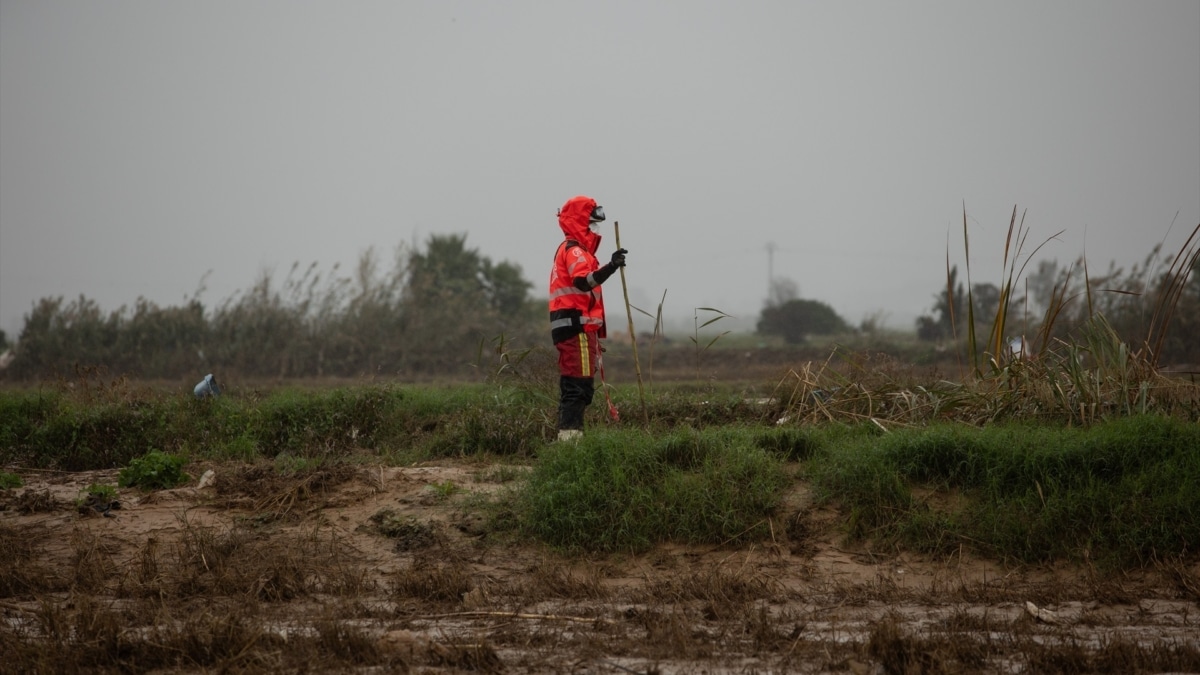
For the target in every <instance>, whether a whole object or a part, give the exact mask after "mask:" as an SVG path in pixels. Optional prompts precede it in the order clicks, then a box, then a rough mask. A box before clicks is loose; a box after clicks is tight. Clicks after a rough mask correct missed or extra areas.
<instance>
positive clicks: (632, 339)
mask: <svg viewBox="0 0 1200 675" xmlns="http://www.w3.org/2000/svg"><path fill="white" fill-rule="evenodd" d="M613 235H614V236H615V237H616V239H617V248H621V224H620V223H619V222H617V221H615V220H614V221H613ZM619 269H620V270H621V292H622V293H623V294H624V295H625V316H627V317H629V344H630V345H632V346H633V369H634V371H636V372H637V383H638V400H639V401H641V404H642V420H643V421H644V422H645V424H646V426H650V413H649V412H648V411H647V410H646V392H645V391H644V390H643V389H642V366H641V363H639V362H638V353H637V334H636V333H634V332H633V310H632V309H631V308H630V306H629V288H628V287H627V286H626V285H625V267H624V266H622V267H620V268H619Z"/></svg>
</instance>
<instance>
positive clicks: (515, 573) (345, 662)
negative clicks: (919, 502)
mask: <svg viewBox="0 0 1200 675" xmlns="http://www.w3.org/2000/svg"><path fill="white" fill-rule="evenodd" d="M206 469H212V470H213V472H214V474H213V481H212V483H211V484H210V485H208V486H206V487H203V488H199V487H197V484H198V481H197V480H193V481H192V484H191V485H189V486H188V487H183V488H179V489H174V490H166V491H158V492H152V493H143V492H139V491H137V490H130V489H122V490H120V491H119V494H118V495H117V502H118V503H116V504H113V503H110V502H105V501H103V500H93V501H92V503H90V504H84V505H82V506H80V505H79V497H80V495H81V493H82V492H83V491H84V490H85V489H86V488H87V487H88V486H89V485H92V484H107V485H114V486H115V485H116V482H117V477H116V473H115V472H87V473H54V472H31V471H18V473H19V474H20V475H21V476H22V478H23V479H24V481H25V485H24V486H23V487H20V488H16V489H11V490H6V491H3V492H0V506H2V510H0V538H2V539H3V541H0V546H2V547H3V548H4V549H5V556H4V560H3V562H0V617H2V618H3V624H2V625H0V652H4V653H6V654H7V656H5V657H4V658H3V661H2V662H0V672H22V671H29V672H35V671H39V670H41V671H44V672H51V671H54V670H93V671H127V672H170V673H182V672H459V671H475V672H521V673H526V672H530V673H543V672H544V673H571V672H578V673H631V672H632V673H763V672H795V673H822V672H838V673H843V672H844V673H857V674H861V673H900V672H946V673H950V672H994V673H1009V672H1039V673H1040V672H1196V671H1200V606H1198V600H1200V569H1198V567H1197V565H1196V564H1194V563H1184V562H1179V561H1175V562H1162V563H1159V564H1150V565H1148V566H1147V567H1146V568H1144V569H1138V570H1136V571H1123V572H1115V571H1107V572H1105V571H1101V570H1099V569H1097V568H1096V567H1095V566H1091V565H1086V564H1083V565H1063V566H1059V567H1054V568H1045V567H1037V568H1030V567H1022V566H1017V565H1015V564H1004V563H1002V562H998V561H995V560H985V559H980V558H977V557H975V556H973V555H972V553H971V551H970V549H969V547H967V546H963V547H962V549H961V550H960V551H959V552H958V553H957V554H955V555H952V556H950V557H949V558H947V559H941V560H931V559H929V558H927V557H922V556H920V555H914V554H912V553H907V552H903V551H897V550H895V549H892V548H888V547H885V546H881V545H878V544H876V545H874V547H873V546H872V545H871V544H864V543H849V542H846V541H845V540H844V537H843V535H842V529H841V525H842V522H843V518H844V516H843V515H841V514H839V513H838V512H836V511H835V510H832V509H826V508H817V507H814V506H813V504H812V503H811V498H810V495H809V494H808V493H807V491H806V488H805V487H804V485H803V484H797V486H796V487H795V489H794V490H793V491H792V492H791V493H790V494H788V496H787V498H786V500H785V505H784V507H783V508H782V509H780V511H779V514H778V515H777V516H776V518H775V519H773V520H772V521H771V523H770V525H771V531H772V532H773V536H772V537H771V538H770V539H769V540H767V541H763V542H760V543H757V544H754V545H746V546H738V547H731V546H679V545H666V546H660V547H658V548H656V549H655V550H652V551H649V552H646V553H639V554H614V555H573V556H572V555H564V554H560V553H556V552H554V551H551V550H548V549H546V548H544V547H540V546H537V545H533V544H530V543H528V542H524V543H519V542H516V541H515V538H514V537H513V536H512V535H511V534H506V533H504V532H503V531H501V532H497V531H494V530H493V529H491V528H490V526H489V522H490V521H489V520H488V517H487V514H488V511H487V507H486V505H485V502H486V501H488V500H489V499H490V497H491V496H493V495H494V494H495V493H496V492H497V491H500V490H506V489H510V488H511V487H512V486H513V485H515V483H516V481H515V478H516V477H517V476H519V474H520V472H521V471H523V470H524V468H523V467H522V466H520V465H519V464H503V465H492V466H489V465H484V464H479V463H476V462H472V461H465V460H446V461H441V462H435V463H430V464H428V465H424V466H416V467H404V468H398V467H388V466H378V465H373V464H370V463H368V462H364V463H362V464H358V465H353V466H347V465H337V466H336V467H333V468H328V467H327V468H324V469H318V470H307V471H300V472H296V473H293V474H290V475H288V474H281V473H280V472H279V471H278V470H277V468H276V467H274V466H272V465H270V464H264V465H246V464H233V463H228V464H204V465H193V466H190V467H189V471H191V472H192V473H193V475H194V477H195V478H199V476H200V475H201V474H202V473H203V472H204V471H205V470H206ZM9 470H12V469H11V468H10V469H9ZM501 515H502V514H501Z"/></svg>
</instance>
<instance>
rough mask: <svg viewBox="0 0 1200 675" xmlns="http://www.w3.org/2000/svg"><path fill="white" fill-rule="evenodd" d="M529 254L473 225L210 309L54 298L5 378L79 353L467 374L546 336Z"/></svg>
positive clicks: (247, 366)
mask: <svg viewBox="0 0 1200 675" xmlns="http://www.w3.org/2000/svg"><path fill="white" fill-rule="evenodd" d="M531 288H532V284H531V283H530V282H528V281H526V280H525V279H524V277H523V276H522V274H521V269H520V267H518V266H516V265H514V264H512V263H508V262H500V263H493V262H492V261H491V259H489V258H488V257H487V256H484V255H482V254H480V252H479V251H478V250H476V249H472V248H468V247H467V245H466V236H465V235H446V236H439V235H434V236H431V237H430V238H429V240H428V241H427V243H426V246H425V249H424V250H412V249H411V248H405V247H401V248H399V249H397V251H396V254H395V257H394V259H393V261H392V265H391V267H390V268H388V269H384V266H383V265H382V264H381V261H380V260H379V257H378V256H377V255H376V253H375V252H374V251H373V250H368V251H366V252H365V253H364V254H363V255H362V256H361V257H360V259H359V260H358V264H357V266H356V268H355V269H354V270H353V271H352V273H351V274H350V275H339V274H338V267H337V266H335V267H334V268H333V270H332V271H331V272H330V274H329V275H328V276H323V275H322V274H321V273H320V272H319V271H318V270H317V267H316V265H315V263H314V264H313V265H310V266H309V267H307V268H303V269H302V268H301V267H300V265H299V264H295V265H293V266H292V268H291V270H290V271H289V272H288V274H287V276H286V278H285V279H284V280H283V282H282V283H281V284H277V283H276V281H275V279H273V278H272V275H270V274H269V273H265V272H264V273H263V274H262V276H261V277H260V278H259V279H258V281H257V282H256V283H255V284H254V285H253V287H252V288H250V290H248V291H246V292H241V293H238V294H235V295H234V296H233V297H231V298H229V299H227V300H225V301H224V302H222V303H221V304H220V305H218V306H216V307H214V308H212V309H211V310H210V309H208V308H206V307H205V306H204V305H203V304H202V303H201V302H200V300H199V299H191V300H190V301H188V302H186V304H184V305H183V306H178V307H160V306H158V305H156V304H154V303H152V302H150V301H148V300H145V299H139V300H138V301H137V302H136V303H135V304H134V305H133V307H132V308H129V307H122V308H120V309H118V310H116V311H112V312H107V313H106V312H103V311H101V309H100V307H99V306H98V305H97V304H96V303H95V301H93V300H90V299H88V298H86V297H84V296H80V297H79V298H78V299H76V300H72V301H69V302H68V301H65V300H64V299H63V298H62V297H56V298H43V299H42V300H40V301H39V302H38V303H36V305H35V306H34V307H33V309H32V311H31V312H30V314H28V315H27V316H26V318H25V324H24V327H23V329H22V330H21V333H20V335H19V336H18V339H17V343H16V350H15V352H16V353H15V358H14V359H13V361H12V363H11V364H10V365H9V367H8V368H7V370H6V371H5V373H4V374H5V376H6V377H12V378H15V379H30V378H36V377H47V376H53V375H56V374H59V375H70V374H71V373H72V372H73V370H74V369H75V368H76V367H77V366H80V365H82V366H87V367H101V368H105V369H106V370H107V371H108V372H110V373H111V374H114V375H115V374H120V375H127V376H131V377H140V378H150V379H154V378H162V379H175V378H179V377H189V376H194V375H203V374H205V373H207V372H218V373H219V372H236V373H238V374H239V375H242V376H259V377H306V376H358V375H363V374H387V375H409V376H438V375H440V374H447V375H456V374H462V373H464V372H465V371H467V370H469V369H471V368H473V367H474V364H475V363H476V361H477V359H478V355H479V353H480V348H481V347H489V345H490V343H491V342H492V341H493V340H496V339H497V338H498V337H499V336H504V337H505V338H506V339H507V340H508V341H510V342H511V344H534V341H535V340H538V339H545V331H544V330H543V328H544V326H543V325H542V324H543V323H544V321H545V305H544V303H543V302H540V301H533V300H531V298H530V290H531Z"/></svg>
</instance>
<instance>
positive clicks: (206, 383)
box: [192, 373, 221, 398]
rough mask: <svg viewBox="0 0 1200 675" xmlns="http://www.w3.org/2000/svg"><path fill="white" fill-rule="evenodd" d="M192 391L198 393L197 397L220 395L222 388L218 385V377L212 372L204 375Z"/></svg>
mask: <svg viewBox="0 0 1200 675" xmlns="http://www.w3.org/2000/svg"><path fill="white" fill-rule="evenodd" d="M192 393H193V394H195V395H196V398H205V397H208V396H219V395H220V394H221V388H220V387H218V386H217V378H215V377H213V375H212V373H209V374H208V375H205V376H204V379H203V380H200V383H199V384H197V385H196V388H195V389H193V390H192Z"/></svg>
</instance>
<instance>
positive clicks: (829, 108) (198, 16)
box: [0, 0, 1200, 340]
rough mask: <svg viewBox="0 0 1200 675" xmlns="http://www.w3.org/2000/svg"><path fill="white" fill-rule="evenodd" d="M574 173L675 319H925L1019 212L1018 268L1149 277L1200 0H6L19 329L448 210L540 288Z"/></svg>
mask: <svg viewBox="0 0 1200 675" xmlns="http://www.w3.org/2000/svg"><path fill="white" fill-rule="evenodd" d="M577 194H586V195H589V196H591V197H593V198H595V199H596V200H597V201H598V202H599V203H600V204H602V205H603V206H604V208H605V211H606V212H607V214H608V221H609V222H608V224H606V225H605V227H604V229H603V230H602V232H603V235H604V240H603V243H602V245H601V247H600V252H599V257H600V258H601V259H606V258H607V255H608V254H609V253H610V252H611V251H612V250H613V248H614V241H613V236H612V234H613V233H612V226H611V223H612V222H613V221H617V222H620V225H621V240H622V242H621V243H622V245H623V246H624V247H625V248H626V249H628V250H629V251H630V253H629V256H628V267H627V268H626V279H627V281H628V284H629V296H630V300H631V301H632V303H633V304H634V305H636V306H638V307H640V308H642V309H644V310H646V311H649V312H651V313H653V312H654V310H655V308H656V307H657V305H658V303H659V301H660V299H661V298H662V297H663V293H664V292H665V293H666V297H665V301H664V315H665V317H666V319H667V322H668V326H669V327H674V328H676V329H680V328H682V327H684V326H690V325H691V321H692V316H693V312H694V311H695V308H698V307H713V308H716V309H719V310H721V311H724V312H726V313H728V314H731V315H734V316H736V317H737V319H736V320H730V321H727V322H723V323H722V324H720V325H719V326H716V327H719V328H721V329H722V330H728V329H731V328H734V329H736V330H739V331H740V330H752V329H753V325H754V322H755V321H756V320H757V318H758V313H759V311H760V310H761V309H762V307H763V305H764V303H765V301H766V299H767V296H768V268H770V272H771V273H772V275H773V276H774V277H775V278H776V279H778V280H786V281H789V282H792V283H794V284H795V285H796V286H797V288H798V292H799V297H802V298H805V299H812V300H818V301H820V302H823V303H826V304H828V305H830V306H831V307H832V308H833V309H834V310H835V311H837V313H838V314H840V315H841V316H842V318H844V319H845V320H846V321H847V322H848V323H849V324H850V325H852V326H857V325H858V324H859V323H860V322H861V321H863V320H864V319H866V318H868V317H879V318H882V320H883V322H884V323H885V324H886V325H888V326H889V327H892V328H897V329H901V330H908V331H911V330H913V322H914V321H915V319H916V317H917V316H919V315H922V314H928V313H930V311H931V308H932V306H933V302H934V295H935V294H936V293H937V292H938V291H939V290H940V288H941V287H942V286H944V283H945V273H946V265H947V256H948V257H949V262H950V264H951V265H957V267H958V269H959V274H960V279H964V280H965V274H966V269H965V268H966V265H967V263H968V262H969V264H970V275H971V281H972V282H973V283H993V284H997V285H999V284H1001V283H1002V281H1003V279H1002V276H1003V272H1002V270H1001V269H1000V266H1001V262H1002V259H1003V255H1004V238H1005V235H1006V233H1007V230H1008V226H1009V219H1010V216H1011V215H1012V212H1013V208H1014V206H1015V207H1016V208H1017V218H1018V221H1020V219H1021V218H1022V217H1023V218H1024V226H1025V227H1026V228H1027V229H1028V231H1029V235H1028V239H1027V243H1026V248H1025V250H1024V251H1023V254H1022V259H1024V256H1027V255H1029V254H1030V253H1032V252H1033V249H1034V248H1036V247H1037V246H1038V245H1040V244H1042V243H1043V242H1045V241H1046V240H1047V239H1049V238H1050V237H1051V236H1052V235H1054V234H1055V233H1057V232H1059V231H1060V230H1061V231H1063V234H1062V235H1061V236H1059V237H1058V238H1057V239H1055V240H1053V241H1049V242H1047V243H1046V246H1044V247H1043V248H1042V249H1041V251H1039V252H1038V255H1037V257H1036V258H1035V262H1034V263H1033V264H1031V265H1030V266H1029V268H1028V270H1029V271H1031V270H1033V269H1036V261H1037V260H1057V261H1058V262H1059V263H1060V266H1065V265H1068V264H1070V263H1072V262H1074V261H1075V260H1076V259H1078V258H1080V257H1086V259H1087V261H1088V265H1089V268H1090V270H1091V273H1092V274H1093V276H1095V275H1096V274H1099V273H1103V272H1104V271H1106V270H1107V269H1108V267H1109V265H1110V263H1115V264H1116V265H1117V266H1118V267H1122V268H1124V269H1126V270H1128V269H1130V268H1131V267H1132V266H1134V265H1140V264H1141V263H1142V262H1143V260H1144V259H1145V258H1146V256H1147V255H1149V254H1150V253H1151V251H1152V250H1153V249H1154V247H1155V246H1156V245H1159V244H1161V245H1162V253H1163V254H1164V255H1171V254H1174V253H1176V252H1177V251H1178V250H1179V248H1180V246H1182V244H1183V242H1184V239H1185V238H1186V236H1187V235H1188V234H1189V233H1190V232H1191V230H1192V228H1194V227H1195V226H1196V225H1197V223H1200V3H1196V2H1191V1H1188V0H1179V1H1166V0H1163V1H1159V2H1152V3H1141V2H1121V1H1115V0H1109V1H1104V2H1061V3H1053V4H1045V3H1039V2H1032V1H1029V2H1013V3H1004V4H991V3H974V4H962V3H954V2H932V1H923V2H914V3H905V4H896V3H888V2H881V1H880V2H859V3H833V2H811V3H792V2H783V1H778V2H776V1H770V2H765V1H764V2H751V3H738V4H734V3H721V2H695V3H693V2H661V3H632V2H616V3H606V4H604V5H596V4H593V3H582V2H562V3H552V4H542V3H534V2H514V3H504V4H493V3H480V2H468V1H462V2H412V3H376V2H356V3H348V4H337V5H333V4H320V3H305V2H300V3H294V2H281V1H274V0H269V1H265V2H259V3H253V4H242V3H235V2H227V1H220V0H219V1H216V2H208V3H202V4H185V3H134V2H128V1H125V0H118V1H116V2H108V3H103V4H100V3H89V2H83V1H82V0H64V1H62V2H52V3H44V2H26V1H23V0H0V329H2V330H4V331H5V332H6V333H7V334H8V337H9V339H10V340H16V339H17V338H18V336H19V334H20V330H21V328H22V326H23V323H24V316H25V315H27V314H28V313H29V312H30V310H31V308H32V306H33V303H35V302H36V301H38V300H39V299H41V298H46V297H56V296H63V297H64V298H65V300H66V301H68V302H69V301H71V300H73V299H75V298H77V297H79V296H80V295H84V296H86V297H87V298H89V299H92V300H95V301H96V302H97V303H98V304H99V305H100V307H101V308H102V309H103V310H104V311H106V312H110V311H114V310H116V309H118V308H119V307H120V306H122V305H126V306H132V305H133V304H134V302H135V301H136V300H137V299H138V298H139V297H144V298H145V299H147V300H149V301H151V302H153V303H155V304H157V305H159V306H164V307H165V306H178V305H181V304H183V303H184V302H185V299H186V298H189V297H191V296H192V295H193V294H194V293H195V292H196V291H197V289H198V287H199V286H200V285H201V283H202V282H203V283H204V285H205V286H206V290H205V291H204V293H203V294H202V295H201V296H200V297H199V299H200V300H201V301H202V302H203V303H204V305H205V307H206V308H210V309H211V308H213V307H215V306H216V305H218V304H219V303H220V302H221V301H223V300H226V299H229V298H231V297H232V296H233V295H234V294H235V293H237V292H240V291H246V290H249V289H250V288H251V287H252V286H253V284H254V283H255V281H256V279H258V278H259V277H260V276H261V274H262V273H263V272H264V271H269V270H273V271H274V280H275V282H276V283H277V284H278V283H280V282H282V280H283V278H284V276H285V275H286V273H287V270H288V269H289V268H290V267H291V266H292V265H293V263H298V264H299V265H300V267H301V268H302V269H303V268H305V267H307V266H308V265H309V264H310V263H316V264H317V268H318V270H319V271H320V272H321V273H322V274H328V273H330V272H331V271H332V269H333V267H334V265H338V266H339V267H340V269H339V273H340V274H343V275H348V274H350V273H351V272H352V271H353V268H354V266H355V264H356V262H357V260H358V258H359V256H360V255H361V254H362V253H363V252H365V251H366V250H368V249H373V250H374V251H375V252H376V253H377V254H378V257H379V260H380V262H381V264H382V266H383V268H384V269H385V270H387V269H390V262H391V256H392V252H393V250H394V249H395V247H396V246H398V245H401V244H402V243H403V244H409V245H416V246H417V247H418V248H422V249H423V246H424V242H425V241H426V240H427V239H428V237H429V236H431V235H435V234H437V235H448V234H465V235H466V244H467V246H468V247H469V248H473V249H477V250H478V251H479V252H480V254H481V255H484V256H486V257H488V258H490V259H491V260H492V261H493V262H496V263H499V262H504V261H508V262H511V263H514V264H516V265H519V266H520V267H521V270H522V275H523V276H524V278H525V279H527V280H528V281H530V282H531V283H532V284H533V289H532V294H533V296H534V297H537V298H544V297H545V296H546V280H547V276H548V274H549V269H550V263H551V258H552V255H553V252H554V249H555V247H556V246H557V245H558V243H559V241H561V238H562V235H561V232H560V231H559V228H558V225H557V220H556V217H555V214H556V211H557V209H558V208H559V206H561V205H562V204H563V202H565V201H566V200H567V199H568V198H570V197H572V196H574V195H577ZM964 208H965V211H966V217H967V226H968V230H969V236H970V252H971V259H970V260H969V261H967V260H966V259H965V256H964V247H963V241H962V239H963V211H964ZM769 246H773V253H770V252H769V251H768V247H769ZM605 289H606V293H608V294H609V301H608V304H609V315H610V316H609V323H610V325H611V327H612V328H613V329H615V330H618V331H624V330H625V327H626V320H625V316H624V308H623V307H622V306H621V305H622V304H623V302H622V297H621V289H620V282H619V279H616V278H614V279H613V280H612V281H610V282H609V283H608V284H606V286H605ZM637 321H638V330H639V332H641V331H642V330H648V329H649V327H650V324H649V319H647V318H646V317H642V316H639V317H637ZM702 322H703V321H702ZM643 326H645V328H643Z"/></svg>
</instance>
